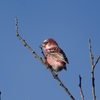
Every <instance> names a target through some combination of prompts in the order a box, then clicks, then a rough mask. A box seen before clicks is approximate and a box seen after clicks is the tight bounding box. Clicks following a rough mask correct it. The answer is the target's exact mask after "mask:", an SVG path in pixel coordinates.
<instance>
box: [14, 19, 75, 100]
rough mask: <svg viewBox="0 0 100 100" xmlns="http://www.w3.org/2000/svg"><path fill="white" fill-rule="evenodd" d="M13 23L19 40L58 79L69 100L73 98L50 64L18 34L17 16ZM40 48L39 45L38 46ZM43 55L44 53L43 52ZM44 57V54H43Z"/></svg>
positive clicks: (73, 99)
mask: <svg viewBox="0 0 100 100" xmlns="http://www.w3.org/2000/svg"><path fill="white" fill-rule="evenodd" d="M15 23H16V36H17V37H18V39H19V40H21V41H22V42H23V44H24V46H25V47H26V48H28V49H29V50H30V51H31V52H32V54H33V55H34V57H35V58H37V59H38V60H39V61H40V62H41V63H42V64H43V65H45V66H46V67H47V68H48V69H49V71H50V72H51V74H52V75H53V77H54V78H55V79H56V80H57V81H58V83H59V84H60V86H61V87H62V88H63V89H64V90H65V92H66V93H67V94H68V95H69V96H70V98H71V100H75V98H74V97H73V96H72V94H71V93H70V92H69V90H68V89H67V88H66V87H65V86H64V84H63V83H62V82H61V80H60V79H59V77H58V75H56V74H55V73H54V71H53V70H52V69H51V66H50V65H49V64H46V63H44V61H43V60H42V58H41V57H39V56H38V55H37V54H36V52H35V51H34V50H33V49H32V48H31V47H30V46H29V45H28V44H27V43H26V41H25V40H24V39H23V38H22V37H21V36H20V35H19V33H18V19H17V17H15ZM40 48H41V47H40ZM41 51H42V48H41ZM42 54H43V51H42ZM43 56H44V54H43ZM44 58H45V56H44Z"/></svg>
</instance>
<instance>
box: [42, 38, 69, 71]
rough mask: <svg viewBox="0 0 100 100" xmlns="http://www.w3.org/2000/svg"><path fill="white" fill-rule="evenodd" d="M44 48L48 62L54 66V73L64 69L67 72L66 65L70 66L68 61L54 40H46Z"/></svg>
mask: <svg viewBox="0 0 100 100" xmlns="http://www.w3.org/2000/svg"><path fill="white" fill-rule="evenodd" d="M42 46H43V49H44V52H45V56H46V60H47V62H48V63H49V64H50V65H51V66H52V69H53V70H54V71H56V72H58V71H61V70H62V69H65V70H67V69H66V64H69V62H68V59H67V57H66V55H65V53H64V52H63V50H62V49H61V48H60V47H59V45H58V44H57V42H56V41H55V40H54V39H52V38H48V39H46V40H44V42H43V44H42Z"/></svg>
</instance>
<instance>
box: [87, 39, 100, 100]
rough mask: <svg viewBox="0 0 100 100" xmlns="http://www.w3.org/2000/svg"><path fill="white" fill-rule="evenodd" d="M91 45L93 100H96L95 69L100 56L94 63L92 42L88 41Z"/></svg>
mask: <svg viewBox="0 0 100 100" xmlns="http://www.w3.org/2000/svg"><path fill="white" fill-rule="evenodd" d="M88 43H89V53H90V60H91V66H92V71H91V76H92V95H93V100H96V95H95V77H94V68H95V66H96V65H97V63H98V61H99V59H100V55H99V57H98V58H97V60H96V62H95V63H94V56H93V54H92V46H91V40H90V39H89V40H88Z"/></svg>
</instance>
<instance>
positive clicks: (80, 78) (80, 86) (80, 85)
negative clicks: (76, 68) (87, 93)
mask: <svg viewBox="0 0 100 100" xmlns="http://www.w3.org/2000/svg"><path fill="white" fill-rule="evenodd" d="M81 81H82V77H81V76H80V75H79V88H80V95H81V98H82V100H84V94H83V91H82V82H81Z"/></svg>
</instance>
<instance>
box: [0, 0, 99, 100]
mask: <svg viewBox="0 0 100 100" xmlns="http://www.w3.org/2000/svg"><path fill="white" fill-rule="evenodd" d="M14 17H18V19H19V34H20V35H21V36H22V37H23V38H24V39H25V40H26V42H27V43H28V44H29V45H30V46H31V47H32V48H33V49H34V50H35V51H36V53H37V54H38V55H39V56H42V54H41V53H40V49H39V45H40V44H41V43H42V42H43V41H44V39H46V38H48V37H52V38H54V39H55V40H56V41H57V42H58V44H59V46H60V47H61V48H62V49H63V50H64V52H65V53H66V55H67V57H68V59H69V63H70V64H69V65H67V69H68V70H67V71H64V70H63V71H62V72H60V73H59V77H60V79H61V80H62V82H63V83H64V85H65V86H66V87H67V88H68V89H69V91H70V92H71V93H72V94H73V96H74V97H75V98H76V100H81V98H80V92H79V87H78V84H79V74H80V75H81V76H82V87H83V93H84V96H85V99H86V100H92V92H91V63H90V57H89V52H88V38H90V39H91V40H92V51H93V54H94V56H95V60H96V58H97V57H98V55H99V54H100V0H0V91H1V92H2V100H41V99H42V100H70V98H69V96H68V95H67V94H66V93H65V91H64V90H63V89H62V88H61V87H60V86H59V84H58V82H57V81H56V80H55V79H54V78H53V77H52V75H51V73H50V72H49V70H46V68H45V66H44V65H42V64H41V63H40V62H39V61H38V60H37V59H35V58H34V56H33V55H32V53H31V52H30V51H29V50H28V49H27V48H25V47H24V46H23V44H22V42H21V41H19V40H18V38H17V37H16V35H15V20H14ZM95 78H96V79H95V84H96V96H97V100H99V99H100V61H99V63H98V64H97V66H96V68H95Z"/></svg>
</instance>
